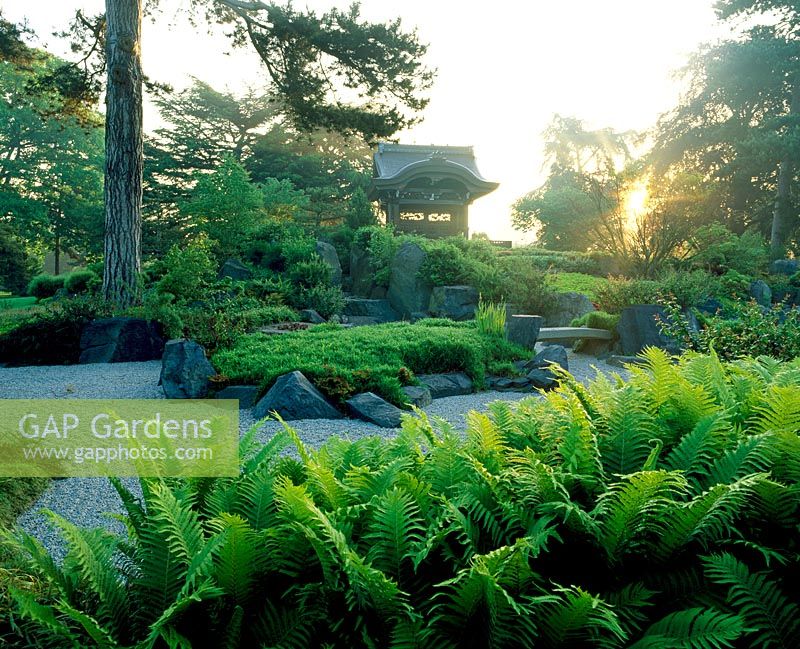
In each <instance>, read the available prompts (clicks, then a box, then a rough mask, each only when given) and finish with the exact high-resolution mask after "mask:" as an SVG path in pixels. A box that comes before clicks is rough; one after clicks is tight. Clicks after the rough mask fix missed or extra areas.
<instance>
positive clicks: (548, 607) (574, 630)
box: [540, 586, 626, 647]
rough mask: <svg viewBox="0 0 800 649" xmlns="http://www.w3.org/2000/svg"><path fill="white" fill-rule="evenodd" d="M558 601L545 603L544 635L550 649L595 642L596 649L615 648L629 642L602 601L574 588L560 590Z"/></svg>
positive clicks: (558, 591)
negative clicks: (621, 643)
mask: <svg viewBox="0 0 800 649" xmlns="http://www.w3.org/2000/svg"><path fill="white" fill-rule="evenodd" d="M555 592H556V593H558V596H557V597H558V599H557V600H556V601H555V602H552V603H545V604H544V606H543V607H542V608H543V609H545V611H546V613H544V614H543V615H541V614H540V615H541V627H542V635H543V636H544V638H545V640H546V642H547V645H548V646H550V647H563V646H570V644H572V643H575V644H582V643H587V642H589V641H590V642H591V646H594V647H615V646H619V643H620V642H621V641H622V640H625V638H626V634H625V630H624V629H623V628H622V626H621V625H620V622H619V619H618V618H617V615H616V613H615V612H614V609H613V608H612V607H611V606H610V605H609V604H608V603H606V602H604V601H603V600H602V599H600V598H599V597H595V596H593V595H591V594H589V593H587V592H586V591H585V590H583V589H581V588H578V587H576V586H573V587H572V588H556V590H555Z"/></svg>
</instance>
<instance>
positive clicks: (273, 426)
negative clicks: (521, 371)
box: [0, 351, 624, 559]
mask: <svg viewBox="0 0 800 649" xmlns="http://www.w3.org/2000/svg"><path fill="white" fill-rule="evenodd" d="M569 364H570V371H571V372H572V374H573V376H575V378H577V379H578V380H580V381H587V380H589V379H591V378H592V377H594V376H595V374H596V372H597V371H598V370H599V371H602V372H612V371H616V372H620V373H624V370H620V369H619V368H613V367H610V366H609V365H607V364H606V363H605V362H603V361H600V360H598V359H596V358H594V357H592V356H586V355H582V354H575V353H573V352H571V351H570V352H569ZM160 371H161V362H160V361H153V362H147V363H111V364H95V365H64V366H50V367H15V368H0V397H2V398H5V399H163V398H164V393H163V392H162V390H161V388H160V387H159V386H158V385H157V384H158V377H159V373H160ZM529 396H531V393H530V392H494V391H487V392H478V393H475V394H470V395H465V396H458V397H447V398H444V399H436V400H435V401H434V402H433V403H432V404H431V405H430V406H428V407H427V408H425V412H426V413H428V414H429V415H431V416H434V415H435V416H437V417H441V418H443V419H445V420H447V421H448V422H450V423H451V424H452V425H453V426H455V427H456V428H457V429H463V428H464V426H465V419H464V417H465V415H466V413H467V412H469V411H470V410H478V411H483V410H486V406H487V404H489V403H491V402H492V401H498V400H505V401H518V400H520V399H523V398H525V397H529ZM253 423H254V419H253V417H252V414H251V412H250V411H249V410H243V411H241V413H240V420H239V428H240V432H242V433H243V432H244V431H246V430H247V429H248V428H249V427H250V426H252V425H253ZM291 425H292V427H293V428H294V429H295V430H297V432H298V434H299V435H300V438H301V439H302V440H303V442H304V443H306V444H307V445H309V446H312V447H318V446H320V445H321V444H322V443H324V442H325V440H326V439H328V438H329V437H331V436H332V435H339V436H343V437H347V438H350V439H358V438H360V437H364V436H367V435H379V436H382V437H388V436H393V435H394V434H395V430H394V429H386V428H379V427H378V426H375V425H373V424H370V423H367V422H363V421H357V420H352V419H309V420H300V421H293V422H291ZM279 428H280V424H279V423H277V422H267V423H266V424H264V425H263V426H262V427H261V429H260V430H259V438H260V439H263V440H266V439H268V438H269V437H270V436H271V435H272V434H273V433H274V432H276V431H277V430H278V429H279ZM124 482H125V483H126V484H127V485H128V487H129V488H130V489H132V490H133V491H135V492H138V483H137V482H136V481H135V480H130V479H127V480H125V481H124ZM45 510H51V511H53V512H56V513H57V514H59V515H61V516H63V517H64V518H66V519H67V520H68V521H70V522H72V523H74V524H76V525H78V526H79V527H83V528H92V527H99V526H104V527H106V528H109V529H113V530H115V531H118V532H122V531H124V530H123V528H122V525H121V524H120V523H119V522H117V521H116V520H114V519H113V518H112V517H110V516H109V514H114V513H117V514H119V513H122V512H123V510H122V504H121V502H120V500H119V497H118V496H117V493H116V491H115V490H114V488H113V487H112V486H111V483H110V482H109V481H108V480H107V479H105V478H67V479H58V480H54V481H53V482H52V483H51V485H50V487H49V488H48V489H47V491H45V493H44V494H42V496H41V498H39V500H38V501H37V502H36V503H35V504H34V505H33V507H32V508H31V509H30V510H29V511H27V512H26V513H24V514H23V515H22V516H20V517H19V519H18V523H19V525H20V526H21V527H22V528H23V529H24V530H26V531H27V532H29V533H30V534H32V535H33V536H35V537H36V538H38V539H39V540H40V541H41V542H42V543H43V544H44V546H45V547H46V548H48V549H49V550H50V551H51V552H52V553H53V554H54V556H55V557H56V558H57V559H60V558H61V557H62V556H63V552H64V549H63V543H62V541H61V537H60V535H59V533H58V531H57V530H55V529H54V528H53V526H52V524H51V523H50V521H49V519H48V518H47V517H46V516H45V515H44V514H43V511H45Z"/></svg>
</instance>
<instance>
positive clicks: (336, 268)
mask: <svg viewBox="0 0 800 649" xmlns="http://www.w3.org/2000/svg"><path fill="white" fill-rule="evenodd" d="M316 250H317V254H318V255H319V256H320V257H322V261H324V262H325V263H326V264H327V265H328V267H329V268H330V269H331V284H333V285H334V286H341V285H342V265H341V263H339V255H338V254H337V252H336V248H334V247H333V246H332V245H331V244H329V243H328V242H327V241H317V248H316Z"/></svg>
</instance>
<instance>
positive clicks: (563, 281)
mask: <svg viewBox="0 0 800 649" xmlns="http://www.w3.org/2000/svg"><path fill="white" fill-rule="evenodd" d="M547 279H548V283H549V284H550V286H551V287H552V288H553V289H555V290H556V291H558V292H559V293H567V292H568V291H575V292H576V293H583V294H584V295H586V296H587V297H588V298H589V299H590V300H591V301H592V302H596V301H597V293H596V292H595V291H596V290H597V289H598V288H600V287H601V286H605V285H606V284H607V283H608V280H607V279H606V278H605V277H596V276H595V275H586V274H584V273H552V274H549V275H548V276H547Z"/></svg>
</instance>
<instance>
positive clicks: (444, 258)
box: [419, 241, 474, 286]
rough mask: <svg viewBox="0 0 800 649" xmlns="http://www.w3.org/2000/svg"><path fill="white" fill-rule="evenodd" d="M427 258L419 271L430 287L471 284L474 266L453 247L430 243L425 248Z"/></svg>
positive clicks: (437, 242)
mask: <svg viewBox="0 0 800 649" xmlns="http://www.w3.org/2000/svg"><path fill="white" fill-rule="evenodd" d="M425 252H426V253H427V256H426V258H425V261H424V262H423V264H422V267H421V268H420V270H419V274H420V277H422V278H423V279H424V280H425V281H426V282H428V283H429V284H430V285H431V286H457V285H460V284H472V283H473V276H474V273H473V272H472V269H473V266H474V264H473V263H471V262H472V260H470V259H468V258H467V257H466V256H465V255H464V253H463V252H462V251H461V250H460V249H459V248H458V247H457V246H455V245H453V244H452V243H448V242H443V241H431V242H430V243H428V244H427V245H426V246H425Z"/></svg>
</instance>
